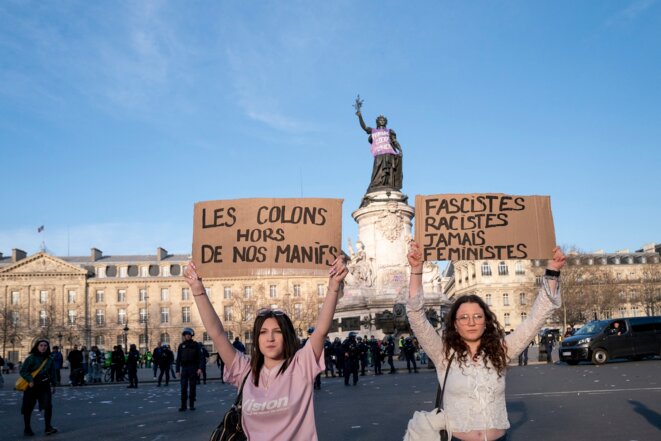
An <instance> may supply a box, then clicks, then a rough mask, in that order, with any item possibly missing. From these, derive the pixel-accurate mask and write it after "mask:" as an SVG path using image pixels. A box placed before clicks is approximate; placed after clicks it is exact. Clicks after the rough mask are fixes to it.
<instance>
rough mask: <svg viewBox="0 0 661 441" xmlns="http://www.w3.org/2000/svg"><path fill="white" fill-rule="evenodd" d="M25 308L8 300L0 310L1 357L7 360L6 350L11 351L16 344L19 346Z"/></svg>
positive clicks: (24, 318)
mask: <svg viewBox="0 0 661 441" xmlns="http://www.w3.org/2000/svg"><path fill="white" fill-rule="evenodd" d="M25 312H26V308H25V307H22V306H21V305H20V304H19V305H13V304H11V302H9V301H8V299H5V302H4V303H3V304H2V307H1V308H0V340H2V356H3V358H7V348H8V347H11V348H12V350H13V348H14V347H15V346H16V344H20V342H21V340H22V335H23V334H24V333H23V331H24V329H23V328H24V327H25V325H24V323H23V321H24V320H26V318H27V317H26V316H25V315H24V314H25Z"/></svg>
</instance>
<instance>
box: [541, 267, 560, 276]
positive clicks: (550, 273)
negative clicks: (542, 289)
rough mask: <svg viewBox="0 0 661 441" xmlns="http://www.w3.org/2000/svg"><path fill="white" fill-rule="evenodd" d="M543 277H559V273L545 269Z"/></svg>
mask: <svg viewBox="0 0 661 441" xmlns="http://www.w3.org/2000/svg"><path fill="white" fill-rule="evenodd" d="M544 275H545V276H549V277H560V271H554V270H552V269H548V268H546V271H545V272H544Z"/></svg>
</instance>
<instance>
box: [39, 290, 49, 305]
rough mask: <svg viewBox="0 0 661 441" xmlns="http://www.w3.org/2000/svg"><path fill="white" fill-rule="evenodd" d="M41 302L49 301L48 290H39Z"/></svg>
mask: <svg viewBox="0 0 661 441" xmlns="http://www.w3.org/2000/svg"><path fill="white" fill-rule="evenodd" d="M39 303H42V304H43V303H48V291H39Z"/></svg>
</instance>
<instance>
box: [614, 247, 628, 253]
mask: <svg viewBox="0 0 661 441" xmlns="http://www.w3.org/2000/svg"><path fill="white" fill-rule="evenodd" d="M615 254H629V248H624V249H622V250H617V251H615Z"/></svg>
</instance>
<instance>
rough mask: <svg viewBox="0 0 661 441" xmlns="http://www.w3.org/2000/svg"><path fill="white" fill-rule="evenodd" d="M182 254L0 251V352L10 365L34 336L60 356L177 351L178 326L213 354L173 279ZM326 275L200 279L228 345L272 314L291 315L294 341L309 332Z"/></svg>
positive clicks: (186, 295)
mask: <svg viewBox="0 0 661 441" xmlns="http://www.w3.org/2000/svg"><path fill="white" fill-rule="evenodd" d="M189 260H190V256H189V255H172V254H169V253H168V252H167V251H166V250H164V249H163V248H158V249H157V252H156V254H155V255H144V256H137V255H136V256H105V255H103V253H102V252H101V251H100V250H98V249H95V248H93V249H92V250H91V253H90V255H89V256H82V257H61V256H53V255H51V254H49V253H47V252H40V253H37V254H34V255H31V256H28V255H27V254H26V253H25V252H23V251H21V250H17V249H15V250H13V251H12V255H11V256H3V255H2V254H0V350H1V351H2V354H3V355H4V356H6V358H7V359H8V360H10V361H14V362H16V361H18V360H22V359H23V358H25V356H26V354H27V353H28V352H29V350H30V348H31V346H32V344H33V342H34V340H35V339H36V338H37V337H47V338H49V339H50V341H51V344H52V345H56V344H59V345H60V346H61V347H62V348H64V352H65V353H66V352H67V351H68V350H69V349H70V348H71V347H72V346H73V345H74V344H78V345H84V346H87V347H88V348H89V347H91V346H93V345H97V346H99V348H102V349H106V350H108V349H112V347H113V346H115V345H117V344H121V345H122V346H124V345H125V344H126V343H128V344H132V343H134V344H136V345H137V346H138V347H139V348H140V349H141V350H143V351H144V350H146V349H147V348H150V349H153V347H155V346H156V345H157V344H158V343H159V342H162V343H169V344H170V345H171V346H176V345H177V344H178V343H179V342H180V339H181V330H182V328H183V327H186V326H190V327H192V328H193V329H195V330H196V339H197V340H198V341H201V342H203V343H204V344H205V345H206V346H207V348H208V349H209V350H210V351H211V352H213V351H214V349H215V348H214V347H213V343H212V342H211V341H210V340H209V338H208V336H207V335H206V333H205V332H204V329H203V327H202V322H201V320H200V317H199V314H198V312H197V308H196V307H195V304H194V303H195V302H194V299H193V296H192V293H191V292H190V290H189V288H188V285H187V284H186V282H185V281H184V279H183V277H182V274H183V270H184V267H185V265H186V263H187V262H188V261H189ZM327 283H328V279H327V275H325V274H321V273H315V272H306V273H300V274H297V275H285V274H280V275H278V274H275V275H269V276H260V277H253V278H247V277H235V278H226V279H207V280H205V286H206V287H207V289H208V291H209V292H208V294H209V297H210V298H211V302H212V304H213V305H214V307H215V309H216V311H217V312H218V314H219V315H220V317H221V318H222V319H223V323H224V325H225V327H226V329H227V331H228V334H229V335H230V337H231V338H234V337H235V336H236V337H239V338H240V339H241V341H243V342H244V343H247V344H248V346H249V345H250V344H251V343H252V338H253V336H252V329H251V327H252V323H253V321H254V314H255V312H256V311H257V310H258V309H259V308H262V307H277V308H281V309H283V310H285V312H287V314H288V315H289V316H290V317H291V318H292V321H293V322H294V326H295V327H296V328H297V331H298V333H299V335H300V336H304V335H306V331H307V329H308V327H309V326H311V325H314V323H315V321H316V315H317V312H318V310H319V308H320V307H321V304H322V303H323V300H324V297H325V294H326V288H327Z"/></svg>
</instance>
